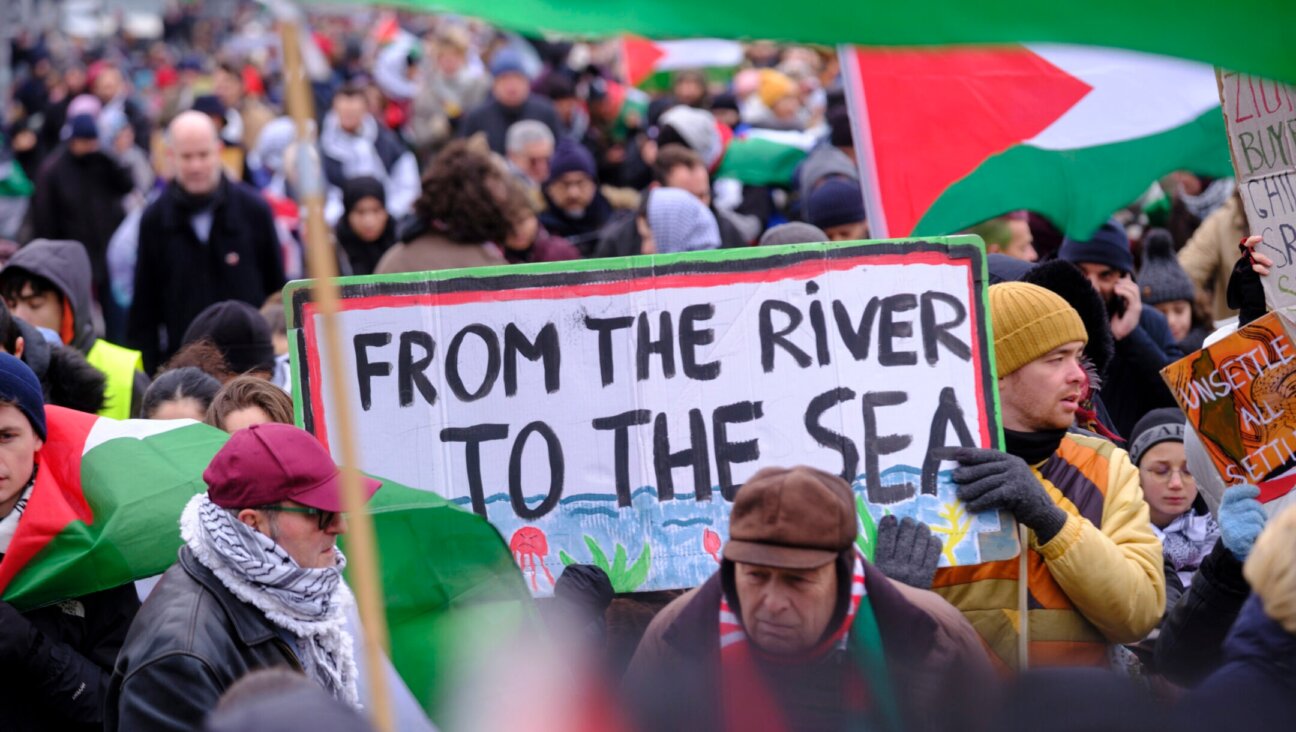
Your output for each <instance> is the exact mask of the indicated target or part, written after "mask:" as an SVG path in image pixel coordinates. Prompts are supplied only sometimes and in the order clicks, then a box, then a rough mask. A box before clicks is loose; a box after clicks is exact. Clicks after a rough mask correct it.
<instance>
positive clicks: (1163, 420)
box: [1128, 407, 1188, 467]
mask: <svg viewBox="0 0 1296 732" xmlns="http://www.w3.org/2000/svg"><path fill="white" fill-rule="evenodd" d="M1187 422H1188V420H1187V419H1186V418H1185V417H1184V414H1183V412H1181V411H1179V408H1178V407H1161V408H1160V409H1153V410H1152V411H1150V412H1148V413H1147V414H1145V415H1143V418H1142V419H1140V420H1139V421H1138V422H1137V423H1136V424H1135V425H1134V431H1133V432H1131V433H1130V438H1129V443H1128V447H1129V456H1130V462H1132V463H1134V465H1135V467H1137V466H1138V464H1139V463H1140V462H1142V461H1143V456H1144V455H1145V454H1147V451H1148V450H1149V449H1151V447H1152V446H1153V445H1157V444H1160V443H1162V442H1183V441H1184V425H1186V424H1187Z"/></svg>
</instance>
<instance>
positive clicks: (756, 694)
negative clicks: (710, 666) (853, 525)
mask: <svg viewBox="0 0 1296 732" xmlns="http://www.w3.org/2000/svg"><path fill="white" fill-rule="evenodd" d="M867 601H868V600H867V592H866V590H865V588H864V561H863V559H862V558H861V557H860V555H859V553H858V552H856V553H855V565H854V570H853V571H852V573H851V586H850V600H849V601H848V604H847V606H846V617H845V618H843V619H842V622H841V623H840V624H839V625H838V626H837V629H836V630H835V631H833V632H832V634H830V635H829V636H828V637H826V638H824V639H823V640H822V641H820V642H819V644H818V645H816V646H815V647H813V648H811V649H809V650H808V651H806V652H805V653H803V654H798V655H797V656H794V657H788V658H784V659H780V660H781V661H782V662H785V663H800V662H806V661H813V660H817V659H820V658H822V657H824V656H825V655H826V654H828V653H829V652H832V651H844V650H846V649H847V647H848V646H847V644H848V641H849V639H850V632H851V627H852V625H853V624H854V622H855V616H856V613H857V612H858V611H859V608H860V603H861V602H867ZM870 616H871V613H870ZM876 650H878V651H880V649H876ZM758 655H759V656H761V657H762V658H765V656H764V655H763V654H761V653H760V650H759V649H757V648H756V647H755V646H754V645H753V644H752V642H751V639H750V638H748V636H747V631H746V630H745V629H744V628H743V625H742V619H741V618H739V617H738V616H737V615H735V614H734V612H733V610H732V609H731V608H730V607H729V600H728V598H726V597H725V596H724V594H721V595H720V668H721V674H720V676H721V681H720V684H721V701H722V703H723V711H724V729H726V730H731V731H733V732H737V731H739V730H743V731H745V732H752V731H754V730H769V731H770V732H774V731H776V730H788V729H791V727H790V725H789V724H788V721H787V719H786V714H785V713H784V711H783V710H782V709H781V708H780V707H779V705H778V702H777V701H776V698H777V695H776V694H775V693H773V690H771V689H768V688H766V687H767V686H768V683H767V682H766V680H765V678H764V677H763V676H762V674H761V671H760V669H759V668H758V667H757V660H756V659H757V656H758ZM771 660H774V659H771ZM775 662H778V661H775ZM857 679H858V681H859V683H853V684H848V685H847V689H848V690H849V691H848V694H849V696H850V697H851V698H849V699H843V700H842V701H843V703H845V704H846V705H848V706H849V707H850V708H858V709H860V710H861V711H862V710H864V709H865V708H867V705H868V699H867V698H866V697H867V695H868V690H867V688H866V684H865V682H864V675H863V674H858V675H857ZM857 697H858V698H857Z"/></svg>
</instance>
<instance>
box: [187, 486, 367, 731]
mask: <svg viewBox="0 0 1296 732" xmlns="http://www.w3.org/2000/svg"><path fill="white" fill-rule="evenodd" d="M180 536H181V538H183V539H184V541H185V543H186V544H188V545H189V549H190V550H191V551H192V552H193V553H194V556H195V557H196V558H197V559H198V561H199V562H201V563H202V565H203V566H204V567H206V568H208V569H210V570H211V571H212V573H213V574H215V575H216V577H217V579H219V580H220V581H221V583H222V584H224V585H225V587H226V588H227V589H228V590H229V591H230V592H231V593H233V595H234V596H235V597H237V598H238V599H240V600H242V601H243V602H246V603H247V604H249V605H252V606H253V607H255V608H257V609H259V610H261V611H262V612H263V613H265V616H266V618H267V619H268V620H269V621H270V622H271V623H274V624H275V625H276V626H278V627H280V628H283V629H284V630H287V631H288V632H290V633H292V634H293V635H295V636H296V637H297V639H298V643H297V649H298V653H299V655H300V656H301V661H302V667H303V668H304V669H305V671H306V673H307V675H309V676H310V677H312V678H314V679H315V680H317V681H318V682H319V683H320V685H321V686H323V687H324V688H325V689H326V690H328V691H329V692H330V693H331V694H333V696H334V697H336V698H338V699H340V700H342V701H345V702H348V703H350V704H351V705H352V706H354V707H357V708H358V707H359V706H360V698H359V693H358V690H357V687H356V665H355V659H354V657H353V655H352V653H353V640H352V638H351V634H350V633H348V632H347V631H346V627H345V625H346V617H345V612H344V610H345V605H346V603H348V602H350V594H349V592H348V591H347V590H346V585H345V584H344V583H343V582H342V568H343V567H345V566H346V558H345V557H344V556H343V555H342V552H341V551H337V566H336V567H327V568H324V569H303V568H302V567H300V566H298V565H297V562H295V561H293V559H292V557H290V556H288V553H287V552H285V551H284V550H283V549H282V548H281V547H280V546H279V545H278V544H276V543H275V542H274V541H273V540H272V539H271V538H270V537H268V536H266V535H264V534H262V533H261V532H259V531H257V530H256V529H253V528H252V527H250V526H248V525H246V524H244V523H243V522H242V521H239V520H238V518H236V517H235V516H234V514H233V513H231V512H230V511H227V510H225V509H223V508H221V507H220V506H217V505H216V504H215V503H212V501H211V499H209V498H208V497H207V494H206V493H200V494H198V495H196V496H194V497H193V498H192V499H190V501H189V503H188V505H186V506H185V510H184V513H183V514H181V516H180Z"/></svg>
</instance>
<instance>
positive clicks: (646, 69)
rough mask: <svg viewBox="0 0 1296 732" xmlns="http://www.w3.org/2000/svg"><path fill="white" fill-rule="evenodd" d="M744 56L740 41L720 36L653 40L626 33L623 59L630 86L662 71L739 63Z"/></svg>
mask: <svg viewBox="0 0 1296 732" xmlns="http://www.w3.org/2000/svg"><path fill="white" fill-rule="evenodd" d="M742 60H743V47H742V44H741V43H738V42H737V41H726V40H722V39H719V38H689V39H685V40H679V41H650V40H648V39H647V38H639V37H636V36H626V37H625V38H624V39H622V41H621V61H622V63H623V64H624V70H625V78H626V81H627V82H628V83H629V84H630V86H639V84H640V83H641V82H643V81H644V80H645V79H647V78H648V77H650V76H652V75H653V74H656V73H659V72H662V71H683V70H684V69H707V68H728V67H731V66H737V65H739V64H740V63H742Z"/></svg>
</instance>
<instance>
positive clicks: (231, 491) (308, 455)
mask: <svg viewBox="0 0 1296 732" xmlns="http://www.w3.org/2000/svg"><path fill="white" fill-rule="evenodd" d="M203 480H204V481H205V482H206V483H207V497H208V498H210V499H211V502H212V503H215V504H216V505H217V506H220V507H221V508H255V507H257V506H268V505H270V504H273V503H278V502H280V501H289V500H291V501H296V502H298V503H300V504H302V505H303V506H310V507H311V508H318V509H319V510H321V511H341V510H342V492H341V486H342V475H341V471H339V470H338V467H337V465H336V464H334V462H333V458H332V457H331V456H330V455H329V454H328V451H327V450H325V449H324V446H323V445H321V444H320V442H319V440H317V439H315V436H314V435H312V434H311V433H309V432H307V431H306V430H303V429H299V428H297V427H294V426H292V425H290V424H276V423H270V424H258V425H254V426H252V427H248V428H247V429H242V430H239V431H238V432H235V433H234V434H233V435H231V436H230V438H229V441H228V442H226V443H225V446H224V447H222V448H221V449H220V452H217V453H216V456H215V457H213V458H212V461H211V464H210V465H208V466H207V470H205V471H203ZM361 480H362V481H363V482H362V488H363V489H364V496H365V500H366V501H368V500H369V499H370V498H372V497H373V494H374V493H375V492H377V490H378V488H379V487H380V486H382V483H381V482H379V481H377V480H374V479H373V478H369V477H367V476H361Z"/></svg>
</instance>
